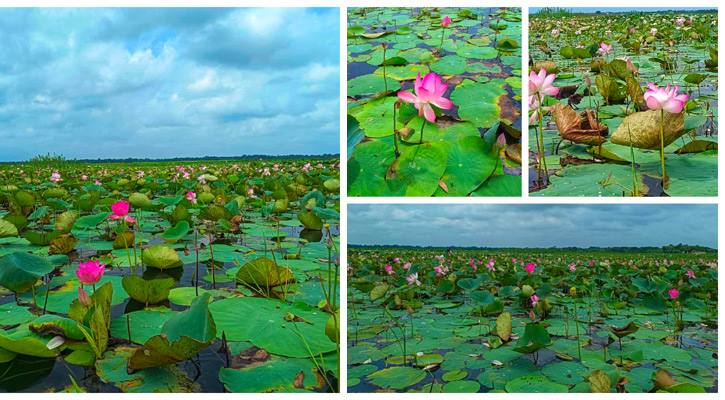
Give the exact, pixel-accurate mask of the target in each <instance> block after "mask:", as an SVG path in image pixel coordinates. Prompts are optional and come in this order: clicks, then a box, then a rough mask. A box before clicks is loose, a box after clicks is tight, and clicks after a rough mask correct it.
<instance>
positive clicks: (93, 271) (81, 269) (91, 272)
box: [76, 261, 106, 285]
mask: <svg viewBox="0 0 725 400" xmlns="http://www.w3.org/2000/svg"><path fill="white" fill-rule="evenodd" d="M105 268H106V264H101V262H100V261H88V262H87V263H81V264H80V265H79V266H78V270H76V276H78V279H80V280H81V283H82V284H83V285H95V284H96V283H98V281H100V280H101V277H103V272H104V271H105Z"/></svg>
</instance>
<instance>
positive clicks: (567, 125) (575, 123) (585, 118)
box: [551, 103, 609, 146]
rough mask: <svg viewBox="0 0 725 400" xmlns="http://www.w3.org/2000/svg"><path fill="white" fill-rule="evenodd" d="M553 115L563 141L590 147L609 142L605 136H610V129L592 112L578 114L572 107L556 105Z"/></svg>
mask: <svg viewBox="0 0 725 400" xmlns="http://www.w3.org/2000/svg"><path fill="white" fill-rule="evenodd" d="M551 115H552V116H553V117H554V122H555V123H556V127H557V129H559V134H560V135H561V137H562V139H565V140H570V141H572V142H574V143H583V144H588V145H590V146H599V145H600V144H602V143H604V142H606V141H607V139H606V138H605V136H607V135H608V134H609V127H607V126H606V125H604V124H600V123H599V122H598V121H597V119H596V118H595V115H594V112H593V111H592V110H584V111H583V112H582V113H581V114H577V112H576V111H574V109H573V108H572V107H571V106H569V105H564V104H561V103H555V104H554V105H553V106H552V107H551Z"/></svg>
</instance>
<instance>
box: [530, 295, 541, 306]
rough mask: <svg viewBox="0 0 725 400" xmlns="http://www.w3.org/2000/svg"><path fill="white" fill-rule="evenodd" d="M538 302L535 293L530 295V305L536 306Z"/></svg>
mask: <svg viewBox="0 0 725 400" xmlns="http://www.w3.org/2000/svg"><path fill="white" fill-rule="evenodd" d="M538 302H539V298H538V297H536V295H533V296H531V305H532V306H534V307H536V304H537V303H538Z"/></svg>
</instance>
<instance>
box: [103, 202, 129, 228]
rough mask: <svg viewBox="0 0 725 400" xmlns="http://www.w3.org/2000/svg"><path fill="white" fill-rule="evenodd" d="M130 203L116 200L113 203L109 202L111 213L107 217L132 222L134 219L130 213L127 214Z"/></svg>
mask: <svg viewBox="0 0 725 400" xmlns="http://www.w3.org/2000/svg"><path fill="white" fill-rule="evenodd" d="M129 207H130V205H129V204H128V202H127V201H123V200H121V201H117V202H115V203H113V204H111V211H113V214H111V215H109V216H108V218H109V219H122V220H125V221H126V222H128V223H130V224H133V223H134V221H135V220H134V219H133V217H131V216H130V215H128V209H129Z"/></svg>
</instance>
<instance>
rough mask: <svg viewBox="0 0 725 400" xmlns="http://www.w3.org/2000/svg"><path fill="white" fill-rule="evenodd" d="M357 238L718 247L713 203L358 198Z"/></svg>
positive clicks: (352, 239)
mask: <svg viewBox="0 0 725 400" xmlns="http://www.w3.org/2000/svg"><path fill="white" fill-rule="evenodd" d="M347 210H348V241H349V243H351V244H368V245H370V244H401V245H419V246H480V247H552V246H558V247H565V246H579V247H589V246H602V247H607V246H662V245H667V244H678V243H684V244H691V245H703V246H709V247H712V248H717V206H716V205H710V204H687V205H685V204H671V205H670V204H668V205H660V204H638V205H617V204H506V205H499V204H470V205H462V204H461V205H459V204H426V205H420V204H401V205H398V204H395V205H392V204H364V205H363V204H350V205H348V207H347Z"/></svg>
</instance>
